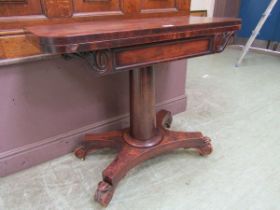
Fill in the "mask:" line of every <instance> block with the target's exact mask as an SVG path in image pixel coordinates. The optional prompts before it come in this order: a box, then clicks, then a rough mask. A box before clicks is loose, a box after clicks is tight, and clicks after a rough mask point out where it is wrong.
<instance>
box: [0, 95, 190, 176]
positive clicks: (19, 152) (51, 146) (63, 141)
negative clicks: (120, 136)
mask: <svg viewBox="0 0 280 210" xmlns="http://www.w3.org/2000/svg"><path fill="white" fill-rule="evenodd" d="M156 108H157V110H161V109H167V110H169V111H171V112H172V113H173V114H177V113H180V112H183V111H185V110H186V96H185V95H183V96H179V97H176V98H172V99H170V100H168V101H164V102H162V103H160V104H157V106H156ZM128 125H129V114H125V115H121V116H117V117H114V118H111V119H107V120H104V121H102V122H98V123H94V124H91V125H88V126H85V127H82V128H78V129H75V130H72V131H69V132H67V133H63V134H60V135H57V136H54V137H51V138H47V139H43V140H41V141H38V142H37V143H34V144H30V145H25V146H23V147H20V148H16V149H13V150H10V151H7V152H4V153H0V177H4V176H7V175H10V174H12V173H15V172H18V171H21V170H24V169H27V168H30V167H32V166H35V165H38V164H40V163H43V162H46V161H48V160H51V159H54V158H57V157H60V156H62V155H65V154H68V153H70V152H72V151H73V150H74V148H75V147H76V146H77V145H78V144H79V142H80V141H81V140H82V139H83V136H84V135H85V134H86V133H95V132H102V131H105V130H111V129H119V128H125V127H128Z"/></svg>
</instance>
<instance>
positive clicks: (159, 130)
mask: <svg viewBox="0 0 280 210" xmlns="http://www.w3.org/2000/svg"><path fill="white" fill-rule="evenodd" d="M240 25H241V21H240V20H239V19H233V18H202V17H189V16H180V17H166V18H162V17H161V18H156V17H155V18H142V19H140V18H139V19H124V20H117V21H112V20H104V21H94V22H84V23H69V24H59V25H49V26H46V25H45V26H33V27H27V28H26V30H27V31H28V32H29V33H30V40H31V41H32V42H33V43H34V44H36V45H38V46H40V47H41V49H42V50H43V52H47V53H54V54H71V53H75V54H78V55H79V56H81V57H82V58H84V59H85V60H86V61H87V62H88V63H89V64H90V65H91V67H92V69H93V70H94V71H96V72H97V73H98V74H100V75H107V74H112V73H117V72H121V71H125V70H130V128H127V129H123V130H117V131H109V132H106V133H101V134H88V135H86V136H85V140H84V142H83V143H82V146H80V147H78V148H77V149H76V150H75V155H76V156H77V157H78V158H81V159H84V158H85V157H86V155H87V154H89V153H90V152H93V151H95V150H97V149H102V148H107V147H109V148H114V149H117V150H118V152H119V153H118V155H117V157H116V159H115V160H114V161H113V162H112V163H111V164H110V165H109V166H108V167H107V168H106V169H105V170H104V171H103V180H102V181H101V182H100V183H99V184H98V187H97V191H96V193H95V200H96V201H98V202H99V203H101V204H102V205H104V206H106V205H108V204H109V202H110V201H111V199H112V196H113V194H114V191H115V189H116V187H117V185H118V183H119V182H120V180H121V179H122V178H123V177H124V176H125V175H126V173H127V172H128V171H129V170H130V169H131V168H133V167H135V166H136V165H138V164H140V163H141V162H143V161H145V160H147V159H149V158H152V157H154V156H157V155H159V154H162V153H166V152H169V151H171V150H174V149H178V148H194V149H197V150H198V152H199V153H200V154H201V155H208V154H210V153H211V151H212V146H211V141H210V138H208V137H206V136H203V135H202V133H200V132H177V131H171V130H169V129H168V128H169V127H170V125H171V122H172V116H171V113H170V112H169V111H166V110H162V111H160V112H158V113H156V112H155V84H154V70H153V65H154V64H156V63H160V62H168V61H174V60H178V59H185V58H190V57H195V56H202V55H207V54H213V53H218V52H222V51H223V50H224V48H225V46H226V45H227V43H228V41H229V40H230V37H231V36H232V35H233V33H234V32H235V31H236V30H239V29H240ZM174 74H176V70H175V69H174Z"/></svg>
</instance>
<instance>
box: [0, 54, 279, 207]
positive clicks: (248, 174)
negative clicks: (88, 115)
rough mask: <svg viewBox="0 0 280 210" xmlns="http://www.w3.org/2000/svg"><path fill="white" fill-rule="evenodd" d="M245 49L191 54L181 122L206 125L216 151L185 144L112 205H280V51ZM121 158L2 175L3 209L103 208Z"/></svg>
mask: <svg viewBox="0 0 280 210" xmlns="http://www.w3.org/2000/svg"><path fill="white" fill-rule="evenodd" d="M239 54H240V51H238V50H235V49H228V50H226V51H225V52H224V53H223V54H218V55H213V56H206V57H201V58H195V59H191V60H190V61H189V68H188V71H189V72H188V82H187V87H186V90H187V95H188V110H187V111H186V112H184V113H182V114H179V115H177V116H175V118H174V124H173V129H175V130H189V131H195V130H199V131H203V132H204V134H205V135H208V136H210V137H211V138H212V139H213V145H214V149H215V150H214V153H213V154H212V155H210V156H209V157H200V156H198V155H197V154H196V153H194V152H193V151H188V150H178V151H174V152H173V153H170V154H167V155H163V156H160V157H157V158H155V159H152V160H150V161H147V162H146V163H144V164H142V165H140V166H139V167H137V168H135V169H133V170H132V171H131V172H130V173H129V175H128V176H127V177H126V178H125V180H124V181H123V182H121V183H120V185H119V187H118V189H117V192H116V194H115V196H114V198H113V200H112V202H111V204H110V206H109V207H108V208H107V209H108V210H109V209H110V210H112V209H114V210H137V209H139V210H187V209H191V210H204V209H205V210H206V209H207V210H279V209H280V111H279V109H280V58H279V57H273V56H268V55H261V54H254V53H250V54H249V55H248V56H247V58H246V60H245V62H244V65H243V66H242V67H241V68H239V69H235V68H234V67H233V66H234V62H235V61H236V60H237V58H238V56H239ZM113 158H114V153H111V152H108V151H103V152H98V153H96V154H95V155H92V156H90V157H89V158H88V159H87V161H84V162H83V161H77V159H75V158H74V157H73V155H66V156H64V157H62V158H59V159H56V160H53V161H50V162H48V163H45V164H42V165H40V166H37V167H34V168H32V169H30V170H26V171H23V172H20V173H17V174H15V175H11V176H9V177H6V178H2V179H1V180H0V209H1V210H15V209H18V210H31V209H32V210H33V209H34V210H39V209H40V210H42V209H50V210H56V209H58V210H62V209H65V210H77V209H82V210H84V209H85V210H87V209H96V210H98V209H102V208H101V207H100V206H99V205H98V204H96V203H94V202H93V199H92V195H93V193H94V191H95V187H96V185H97V183H98V182H99V181H100V178H101V171H102V169H103V168H104V167H105V166H106V165H107V164H109V163H110V161H111V160H112V159H113Z"/></svg>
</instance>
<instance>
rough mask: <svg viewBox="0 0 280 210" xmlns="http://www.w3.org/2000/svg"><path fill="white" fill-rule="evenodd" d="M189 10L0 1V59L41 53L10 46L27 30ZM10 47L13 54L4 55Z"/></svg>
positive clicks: (170, 0) (182, 6)
mask: <svg viewBox="0 0 280 210" xmlns="http://www.w3.org/2000/svg"><path fill="white" fill-rule="evenodd" d="M189 8H190V0H156V1H155V0H0V37H2V38H3V39H4V40H5V42H0V49H3V50H4V52H0V59H1V58H18V57H23V56H28V55H37V54H41V53H43V52H42V51H40V48H38V47H37V49H35V48H34V47H32V46H30V45H28V44H24V45H13V46H12V42H13V41H15V42H17V43H19V42H21V41H23V42H24V43H26V40H27V37H26V33H25V31H24V30H23V28H24V27H27V26H38V25H52V24H62V23H75V22H76V23H81V22H84V21H96V20H118V19H128V18H146V17H167V16H168V17H171V16H182V15H189ZM19 20H20V21H19ZM23 39H24V40H23ZM6 40H7V41H6ZM4 45H5V46H4ZM11 47H13V48H14V49H15V53H12V52H11V51H8V52H6V50H7V49H9V48H11Z"/></svg>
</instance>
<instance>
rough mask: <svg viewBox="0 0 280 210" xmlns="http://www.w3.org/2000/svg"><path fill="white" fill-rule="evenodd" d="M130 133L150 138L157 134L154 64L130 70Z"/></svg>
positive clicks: (133, 135) (144, 138) (138, 137)
mask: <svg viewBox="0 0 280 210" xmlns="http://www.w3.org/2000/svg"><path fill="white" fill-rule="evenodd" d="M129 76H130V135H131V137H133V138H135V139H138V140H143V141H145V140H148V139H151V138H153V137H154V136H156V135H157V129H156V111H155V72H154V69H153V67H152V66H150V67H145V68H141V69H139V70H133V71H130V75H129Z"/></svg>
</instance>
